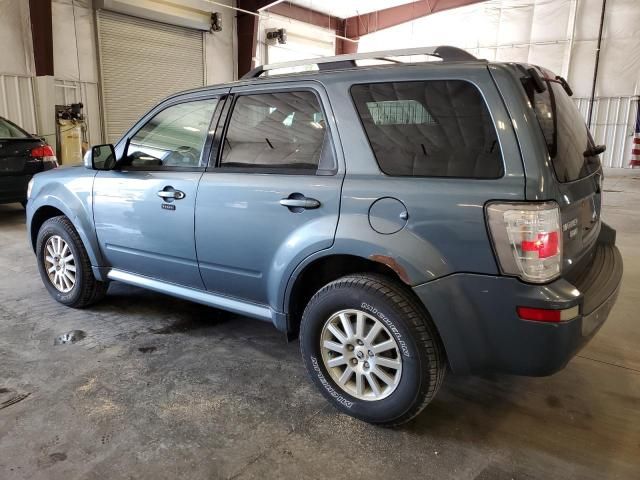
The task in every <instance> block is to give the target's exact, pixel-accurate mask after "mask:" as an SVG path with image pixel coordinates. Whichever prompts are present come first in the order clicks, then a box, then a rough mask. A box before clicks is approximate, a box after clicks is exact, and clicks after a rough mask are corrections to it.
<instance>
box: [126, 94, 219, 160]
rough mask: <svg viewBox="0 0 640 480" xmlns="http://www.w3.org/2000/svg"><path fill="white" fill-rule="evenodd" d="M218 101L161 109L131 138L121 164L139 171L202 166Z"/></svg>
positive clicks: (209, 100) (177, 105) (179, 104)
mask: <svg viewBox="0 0 640 480" xmlns="http://www.w3.org/2000/svg"><path fill="white" fill-rule="evenodd" d="M217 103H218V100H217V99H214V98H209V99H206V100H197V101H193V102H185V103H178V104H176V105H172V106H170V107H167V108H165V109H164V110H162V111H161V112H158V113H157V114H156V115H155V116H154V117H153V118H151V120H149V121H148V122H147V123H146V124H145V125H144V126H143V127H142V128H141V129H140V130H138V131H137V133H136V134H135V135H134V136H133V137H131V139H130V140H129V144H128V146H127V152H126V155H125V158H124V159H123V160H122V161H121V164H122V165H123V166H130V167H132V168H133V169H136V170H145V169H153V170H162V169H164V168H167V169H175V168H194V167H199V166H200V157H201V156H202V149H203V147H204V142H205V140H206V138H207V134H208V132H209V125H210V123H211V117H212V115H213V112H214V110H215V108H216V105H217Z"/></svg>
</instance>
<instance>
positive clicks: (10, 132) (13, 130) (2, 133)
mask: <svg viewBox="0 0 640 480" xmlns="http://www.w3.org/2000/svg"><path fill="white" fill-rule="evenodd" d="M0 138H29V135H28V134H27V133H26V132H24V131H23V130H22V129H21V128H19V127H18V126H17V125H14V124H13V123H11V122H10V121H8V120H5V119H4V118H0Z"/></svg>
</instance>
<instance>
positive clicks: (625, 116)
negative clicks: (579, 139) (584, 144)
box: [574, 96, 639, 168]
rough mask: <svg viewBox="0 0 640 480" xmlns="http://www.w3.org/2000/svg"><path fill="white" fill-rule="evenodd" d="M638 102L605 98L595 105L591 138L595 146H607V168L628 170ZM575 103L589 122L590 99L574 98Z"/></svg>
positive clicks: (632, 98) (605, 164)
mask: <svg viewBox="0 0 640 480" xmlns="http://www.w3.org/2000/svg"><path fill="white" fill-rule="evenodd" d="M638 98H639V97H637V96H626V97H606V98H596V100H595V102H594V105H593V119H592V121H591V134H592V135H593V139H594V140H595V142H596V144H604V145H606V146H607V151H606V152H605V153H604V154H603V158H602V162H603V164H604V166H606V167H617V168H627V167H629V161H630V160H631V144H632V140H633V131H634V128H635V119H636V114H637V113H636V112H637V111H638V110H637V109H638ZM574 101H575V102H576V105H577V106H578V109H579V110H580V113H582V115H583V116H584V118H585V121H586V119H587V117H588V115H589V101H590V99H589V98H574Z"/></svg>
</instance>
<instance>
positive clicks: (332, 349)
mask: <svg viewBox="0 0 640 480" xmlns="http://www.w3.org/2000/svg"><path fill="white" fill-rule="evenodd" d="M320 350H321V352H322V361H323V363H324V366H325V368H326V369H327V371H328V372H329V375H330V376H331V378H332V379H333V381H334V382H335V383H336V384H337V385H338V386H339V387H340V388H341V389H342V390H344V391H345V392H346V393H348V394H349V395H351V396H353V397H355V398H357V399H359V400H368V401H374V400H382V399H383V398H386V397H388V396H389V395H391V394H392V393H393V392H394V390H395V389H396V388H397V386H398V384H399V383H400V377H401V375H402V355H401V354H400V349H399V347H398V343H397V342H396V339H395V338H394V336H393V335H392V334H391V332H389V330H388V329H387V328H386V327H385V325H384V324H383V323H382V322H381V321H380V320H378V319H377V318H375V317H373V316H371V315H369V314H368V313H366V312H363V311H361V310H354V309H350V310H342V311H340V312H337V313H335V314H333V315H332V316H331V317H330V318H329V319H328V320H327V321H326V322H325V324H324V326H323V328H322V333H321V335H320Z"/></svg>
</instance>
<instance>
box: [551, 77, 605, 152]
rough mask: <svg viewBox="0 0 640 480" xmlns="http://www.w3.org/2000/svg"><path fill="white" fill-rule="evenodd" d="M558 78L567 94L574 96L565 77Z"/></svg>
mask: <svg viewBox="0 0 640 480" xmlns="http://www.w3.org/2000/svg"><path fill="white" fill-rule="evenodd" d="M556 80H557V81H558V83H560V85H562V88H563V89H564V91H565V92H566V93H567V95H569V96H570V97H573V90H571V87H570V86H569V83H568V82H567V81H566V80H565V79H564V78H562V77H561V76H560V75H557V76H556ZM603 151H604V150H603Z"/></svg>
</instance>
